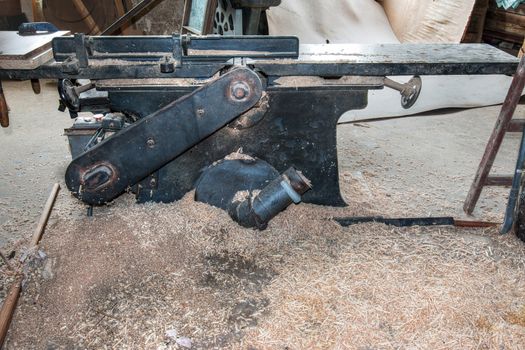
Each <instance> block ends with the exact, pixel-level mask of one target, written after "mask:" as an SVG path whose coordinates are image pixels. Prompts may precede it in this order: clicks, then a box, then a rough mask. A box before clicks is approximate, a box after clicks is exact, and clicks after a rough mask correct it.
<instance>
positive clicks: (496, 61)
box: [0, 34, 518, 229]
mask: <svg viewBox="0 0 525 350" xmlns="http://www.w3.org/2000/svg"><path fill="white" fill-rule="evenodd" d="M52 53H53V58H52V59H51V60H50V61H48V62H45V63H43V64H41V65H39V66H38V67H36V68H32V69H3V70H0V79H19V80H33V81H34V80H35V79H43V78H52V79H58V90H59V91H58V92H59V95H60V109H61V110H63V111H65V110H66V109H67V110H68V112H69V114H70V116H71V117H72V118H73V119H74V122H73V125H72V127H71V128H69V129H67V130H66V135H67V136H68V137H69V141H70V146H71V152H72V156H73V160H72V162H71V164H70V165H69V167H68V169H67V171H66V174H65V181H66V184H67V187H68V189H69V190H70V191H71V193H72V194H73V195H74V196H76V197H77V198H78V199H79V200H81V201H83V202H85V203H87V204H88V205H104V204H105V203H108V202H110V201H112V200H114V199H115V198H117V197H118V196H120V195H121V194H123V193H125V192H133V193H134V194H135V196H136V198H137V201H138V202H147V201H155V202H172V201H176V200H178V199H180V198H181V197H182V196H184V195H185V194H186V193H187V192H189V191H191V190H193V189H195V199H196V200H198V201H202V202H205V203H209V204H211V205H214V206H217V207H220V208H222V209H224V210H226V211H227V212H228V213H229V214H230V216H231V217H232V218H233V219H234V220H236V221H237V222H239V223H240V224H241V225H243V226H246V227H254V228H258V229H264V228H265V227H266V225H267V224H268V222H269V221H270V220H271V218H272V217H274V216H275V215H277V214H278V213H279V212H280V211H282V210H283V209H285V208H286V207H287V206H288V205H290V204H292V203H299V202H300V201H303V202H307V203H314V204H320V205H329V206H344V205H345V202H344V200H343V198H342V197H341V194H340V190H339V173H338V162H337V143H336V127H337V122H338V119H339V118H340V116H341V115H342V114H343V113H344V112H346V111H349V110H353V109H362V108H365V107H366V106H367V96H368V92H369V91H370V90H373V89H383V88H391V89H395V90H398V91H399V93H400V103H401V104H402V105H403V107H405V108H410V107H411V106H412V105H413V104H414V103H415V102H416V100H417V98H418V96H419V92H420V90H421V89H422V88H423V89H424V86H422V84H421V79H420V78H419V76H422V75H465V74H506V75H512V74H513V73H514V72H515V70H516V67H517V66H518V60H517V59H516V58H515V57H512V56H510V55H508V54H506V53H504V52H502V51H500V50H498V49H496V48H494V47H491V46H488V45H482V44H384V45H355V44H348V45H332V44H327V45H300V44H299V41H298V39H297V38H295V37H272V36H192V35H178V34H176V35H172V36H121V37H113V36H96V37H90V36H85V35H84V34H76V35H74V36H65V37H55V38H54V39H53V41H52ZM396 75H403V76H413V78H412V79H411V80H410V81H409V82H408V83H405V84H401V83H397V82H395V81H393V80H391V79H390V78H387V77H389V76H396ZM83 112H91V113H92V114H85V113H83ZM86 115H88V116H86ZM5 117H7V115H5V116H4V118H5Z"/></svg>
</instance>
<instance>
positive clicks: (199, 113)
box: [197, 107, 205, 118]
mask: <svg viewBox="0 0 525 350" xmlns="http://www.w3.org/2000/svg"><path fill="white" fill-rule="evenodd" d="M204 113H205V111H204V108H202V107H201V108H198V109H197V116H198V117H199V118H201V117H202V116H203V115H204Z"/></svg>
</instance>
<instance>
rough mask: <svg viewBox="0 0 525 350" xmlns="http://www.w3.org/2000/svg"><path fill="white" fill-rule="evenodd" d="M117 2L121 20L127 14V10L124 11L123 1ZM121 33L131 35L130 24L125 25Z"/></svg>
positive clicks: (118, 16) (117, 0) (118, 0)
mask: <svg viewBox="0 0 525 350" xmlns="http://www.w3.org/2000/svg"><path fill="white" fill-rule="evenodd" d="M114 2H115V9H116V10H117V18H120V17H122V16H124V15H125V14H126V10H125V9H124V4H123V3H122V0H114ZM120 31H121V32H122V34H124V35H130V33H131V32H130V28H129V23H126V24H124V25H123V26H122V27H120Z"/></svg>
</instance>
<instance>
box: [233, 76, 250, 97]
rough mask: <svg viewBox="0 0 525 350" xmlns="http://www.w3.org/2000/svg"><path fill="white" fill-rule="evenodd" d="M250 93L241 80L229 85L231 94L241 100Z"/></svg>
mask: <svg viewBox="0 0 525 350" xmlns="http://www.w3.org/2000/svg"><path fill="white" fill-rule="evenodd" d="M249 94H250V87H249V86H248V84H246V83H245V82H243V81H238V82H236V83H234V84H233V85H232V87H231V95H232V96H233V98H234V99H236V100H243V99H245V98H246V97H247V96H248V95H249Z"/></svg>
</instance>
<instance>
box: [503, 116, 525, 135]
mask: <svg viewBox="0 0 525 350" xmlns="http://www.w3.org/2000/svg"><path fill="white" fill-rule="evenodd" d="M523 127H525V119H512V120H511V121H510V124H509V128H508V129H507V131H508V132H523Z"/></svg>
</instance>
